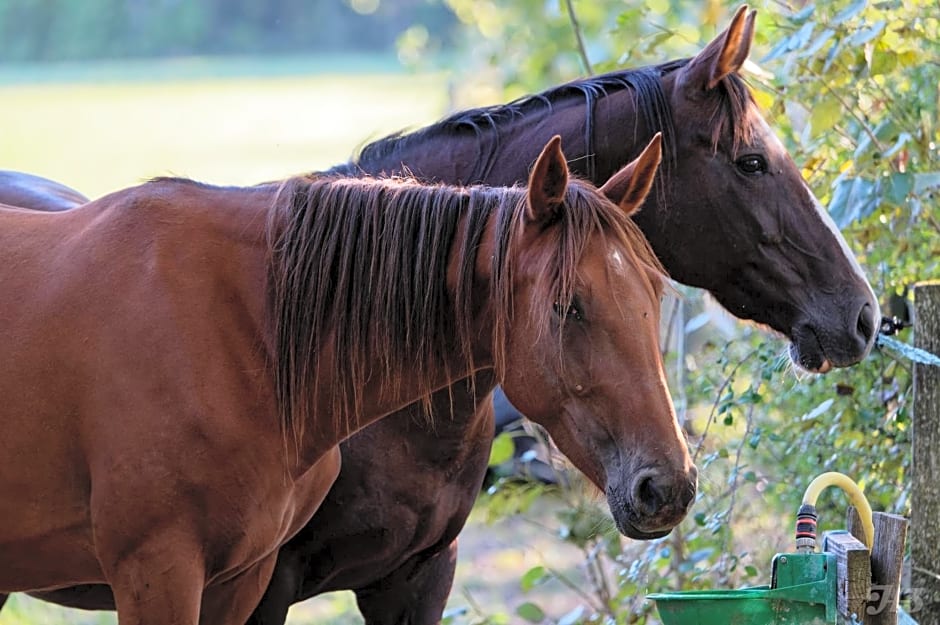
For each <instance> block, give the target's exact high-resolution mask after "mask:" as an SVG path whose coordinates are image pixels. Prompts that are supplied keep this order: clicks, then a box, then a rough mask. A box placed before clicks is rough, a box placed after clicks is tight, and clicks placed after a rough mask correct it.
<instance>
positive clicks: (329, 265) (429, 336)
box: [268, 176, 659, 441]
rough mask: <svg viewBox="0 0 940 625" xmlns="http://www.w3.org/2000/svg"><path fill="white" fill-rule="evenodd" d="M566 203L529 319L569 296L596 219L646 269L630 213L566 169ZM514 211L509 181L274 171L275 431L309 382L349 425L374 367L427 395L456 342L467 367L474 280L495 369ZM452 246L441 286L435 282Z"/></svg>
mask: <svg viewBox="0 0 940 625" xmlns="http://www.w3.org/2000/svg"><path fill="white" fill-rule="evenodd" d="M566 205H567V206H568V209H567V210H565V211H562V212H561V218H560V219H559V222H558V227H557V228H553V231H557V237H558V239H557V245H558V249H557V253H553V254H552V255H551V256H549V257H547V259H546V263H548V264H549V265H550V266H548V267H546V273H545V274H544V275H545V277H546V279H545V280H544V283H543V284H542V285H541V286H540V287H537V288H539V289H540V291H539V292H538V293H539V294H538V295H537V297H539V298H544V302H545V305H544V306H541V307H540V308H539V309H540V310H541V311H542V318H539V319H533V320H531V321H534V322H535V323H537V324H540V325H541V326H547V324H548V323H549V321H550V319H551V318H552V314H553V309H552V304H553V303H554V302H562V303H570V301H571V298H572V297H573V288H574V285H575V282H576V280H575V278H576V268H577V265H578V261H579V259H580V257H581V255H582V254H583V253H584V250H585V248H586V245H587V242H588V239H589V238H590V236H591V233H593V232H596V231H597V229H599V228H600V229H603V230H605V231H606V232H608V233H611V234H612V235H613V236H615V237H617V239H615V240H619V241H620V243H621V244H622V245H623V247H624V248H625V249H626V250H628V251H632V253H633V254H634V258H635V259H636V260H637V261H638V262H643V263H646V264H647V265H649V266H653V267H659V264H658V261H657V260H656V258H655V256H654V255H653V253H652V251H651V249H650V248H649V245H648V244H647V243H646V239H645V238H644V237H643V235H642V233H640V231H639V229H638V228H637V227H636V226H635V225H634V224H633V222H632V220H630V219H628V218H626V217H625V215H624V213H623V211H622V210H620V209H619V208H617V207H616V206H614V205H613V204H612V203H610V202H609V201H607V200H606V199H604V198H603V197H602V196H601V195H600V193H599V192H598V191H597V190H596V189H594V187H593V186H591V185H589V184H587V183H584V182H581V181H578V180H573V181H572V182H571V184H569V186H568V192H567V197H566ZM525 209H526V192H525V189H524V188H522V187H483V186H475V187H466V188H459V187H450V186H444V185H422V184H419V183H418V182H416V181H414V180H410V179H373V178H338V177H335V176H317V177H313V176H304V177H297V178H292V179H289V180H287V181H285V182H284V183H283V184H282V186H281V188H280V190H279V192H278V194H277V197H276V200H275V203H274V206H273V207H272V210H271V213H270V215H271V218H270V221H269V226H268V232H269V241H270V245H271V260H270V269H269V297H270V300H269V301H270V314H271V331H272V333H273V341H274V363H273V364H274V369H275V380H276V393H277V399H278V405H279V411H280V418H281V424H282V427H283V429H284V432H285V435H287V436H291V437H292V438H293V439H294V440H295V441H299V437H300V436H302V434H303V429H304V423H305V422H306V421H307V419H308V418H309V417H310V416H311V414H312V412H313V411H314V410H315V408H314V407H315V406H316V405H317V404H318V399H320V398H321V397H318V393H329V401H330V403H329V405H330V406H332V412H333V415H332V416H333V419H334V420H335V422H336V425H337V427H345V428H347V430H349V429H355V428H356V427H358V425H359V423H358V414H359V410H360V408H361V406H362V401H363V396H362V389H363V387H364V386H365V382H366V380H368V379H370V378H373V376H381V377H380V379H381V380H382V381H383V383H384V382H388V381H389V380H390V379H391V375H393V374H395V375H398V374H401V373H402V372H404V371H407V375H408V376H409V377H410V382H411V383H413V384H414V386H415V389H416V390H417V393H418V394H419V395H421V396H422V397H423V398H424V400H425V405H426V406H427V405H429V399H430V395H431V393H432V392H433V391H434V390H435V389H434V388H432V384H433V380H434V379H435V377H436V378H437V379H438V380H439V375H437V376H435V374H439V368H440V366H441V364H442V363H443V361H444V357H445V355H448V354H450V355H453V354H456V355H457V356H458V357H459V358H461V359H462V360H463V363H465V364H466V369H467V371H472V370H474V368H475V367H474V362H473V353H474V350H473V347H474V341H475V340H476V337H474V336H473V328H472V323H473V319H474V318H475V316H476V314H477V313H478V312H479V310H478V309H476V308H475V306H480V305H481V302H479V301H474V294H475V292H476V293H479V290H480V289H481V288H484V287H485V288H488V293H489V303H488V305H489V306H491V307H492V314H493V320H494V321H493V323H494V336H493V341H494V344H493V347H492V349H493V352H492V353H493V358H494V364H495V368H496V373H497V377H498V378H501V377H502V372H503V371H505V360H506V355H505V352H504V349H503V345H504V343H505V338H506V335H507V332H508V328H509V324H510V321H511V318H512V286H513V284H512V271H513V268H512V259H513V258H514V257H515V256H516V251H517V250H516V249H515V248H516V246H517V245H518V243H519V240H520V238H521V237H520V234H521V229H522V227H523V225H524V219H525V217H524V214H525ZM491 219H492V220H494V221H493V228H494V233H495V250H494V254H493V258H492V269H491V276H490V281H489V285H480V284H475V283H474V274H475V266H476V263H477V251H478V248H479V246H480V243H481V240H482V237H483V234H484V231H485V230H486V228H487V227H488V224H489V223H490V220H491ZM453 246H457V247H456V248H455V250H454V252H453V253H454V254H456V256H455V259H456V263H457V265H456V269H457V283H456V293H455V294H454V295H453V297H452V296H451V295H449V294H448V292H447V290H446V285H447V270H448V261H449V258H450V255H451V253H452V248H453ZM484 292H485V291H484ZM375 363H378V364H377V365H376V364H375ZM318 370H320V371H326V370H328V371H330V373H331V376H332V377H331V379H332V380H333V381H334V384H333V385H332V386H331V388H329V389H323V388H321V385H320V384H318V380H317V371H318ZM455 373H456V372H455ZM373 379H374V378H373ZM320 405H322V404H320Z"/></svg>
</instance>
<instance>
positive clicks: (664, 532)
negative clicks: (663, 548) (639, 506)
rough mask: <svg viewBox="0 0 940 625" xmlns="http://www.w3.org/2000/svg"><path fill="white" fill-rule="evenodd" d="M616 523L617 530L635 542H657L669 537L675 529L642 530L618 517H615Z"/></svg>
mask: <svg viewBox="0 0 940 625" xmlns="http://www.w3.org/2000/svg"><path fill="white" fill-rule="evenodd" d="M614 522H615V523H616V524H617V530H618V531H619V532H620V533H621V534H623V535H624V536H626V537H627V538H632V539H634V540H656V539H657V538H662V537H663V536H668V535H669V533H670V532H672V529H673V528H671V527H669V528H659V529H655V530H651V531H647V530H642V529H640V528H638V527H637V526H635V525H634V524H633V523H630V522H629V521H627V520H626V519H620V518H618V517H617V515H614Z"/></svg>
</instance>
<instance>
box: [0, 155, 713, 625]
mask: <svg viewBox="0 0 940 625" xmlns="http://www.w3.org/2000/svg"><path fill="white" fill-rule="evenodd" d="M659 150H660V143H659V138H658V137H657V139H656V140H655V141H654V142H652V143H651V146H650V148H649V149H648V150H647V151H645V152H644V153H643V154H642V155H641V156H640V157H639V158H638V159H637V160H636V161H635V162H633V163H631V164H630V165H628V166H627V167H625V168H624V169H623V170H621V171H620V172H618V173H617V174H615V175H614V176H613V177H612V178H611V179H610V180H609V181H608V183H607V184H606V185H605V186H604V188H603V189H602V191H598V190H597V189H595V188H594V187H593V186H591V185H590V184H588V183H586V182H582V181H580V180H577V179H571V180H569V176H568V170H567V166H566V163H565V158H564V155H563V154H562V152H561V149H560V139H559V138H558V137H555V138H554V139H552V140H551V141H549V142H548V144H547V145H546V147H545V149H544V151H543V152H542V154H541V155H540V156H539V158H538V159H537V161H536V163H535V165H534V167H533V170H532V174H531V178H530V182H529V186H528V187H527V188H525V189H524V188H519V187H511V188H490V187H470V188H456V187H449V186H444V185H435V186H424V185H421V184H419V183H417V182H415V181H411V180H374V179H354V178H346V179H343V178H336V177H327V176H319V177H309V178H306V177H305V178H294V179H291V180H288V181H286V182H284V183H282V184H277V185H262V186H259V187H255V188H249V189H243V188H216V187H210V186H206V185H201V184H198V183H194V182H190V181H185V180H172V179H163V180H158V181H153V182H150V183H148V184H145V185H142V186H140V187H136V188H133V189H129V190H125V191H120V192H118V193H114V194H112V195H109V196H107V197H105V198H102V199H100V200H97V201H93V202H90V203H88V204H85V205H83V206H81V207H79V208H76V209H74V210H70V211H65V212H61V213H42V212H35V211H27V210H22V209H16V208H3V209H0V239H2V242H0V261H2V262H0V289H2V292H3V293H4V294H5V295H6V297H4V298H3V301H2V303H0V315H2V318H3V320H4V332H5V337H4V352H3V356H2V358H0V395H2V396H3V397H4V404H3V406H2V408H0V419H2V424H3V426H4V432H5V434H4V436H3V437H2V438H0V518H2V519H4V522H3V525H2V527H0V562H3V564H4V566H3V567H2V568H0V590H2V591H4V592H11V591H20V590H26V591H29V590H51V589H56V588H62V587H67V586H72V585H75V584H89V583H92V584H94V583H106V584H108V585H110V587H111V589H112V591H113V594H114V600H115V604H116V607H117V610H118V615H119V621H120V623H121V624H122V625H141V624H144V623H147V624H154V625H164V624H167V625H169V624H170V623H174V624H195V623H197V622H202V623H232V624H236V623H237V624H240V623H243V622H244V621H245V620H246V619H247V618H248V617H249V615H250V614H251V612H252V610H253V609H254V608H255V606H256V605H257V604H258V601H259V600H260V598H261V594H262V592H263V591H264V589H265V587H266V586H267V584H268V580H269V577H270V575H271V572H272V570H273V567H274V565H275V560H276V557H277V550H278V547H279V546H280V545H281V544H282V543H283V542H285V541H286V540H287V539H288V538H289V537H291V536H292V535H294V534H295V533H296V532H297V531H298V530H299V529H301V528H302V527H303V525H304V524H305V523H306V522H307V521H308V520H309V518H310V517H311V515H312V513H313V511H314V510H315V509H316V507H317V505H318V504H319V502H320V501H321V500H322V498H323V497H324V496H325V495H326V492H327V490H328V488H329V486H330V484H331V483H332V481H333V479H334V478H335V476H336V474H337V472H338V470H339V463H340V455H339V451H338V447H337V444H338V443H339V442H340V441H341V440H343V439H344V438H345V437H347V436H348V435H349V434H350V433H351V432H353V431H355V430H356V429H358V428H360V427H364V426H366V425H368V424H369V423H371V422H373V421H376V420H377V419H379V418H380V417H382V416H384V415H386V414H389V413H390V412H393V411H395V410H398V409H401V408H402V407H404V406H406V405H408V404H410V403H412V402H415V401H417V400H420V399H422V398H423V399H425V400H429V399H430V397H431V394H432V393H433V392H434V391H436V390H438V389H442V388H444V387H445V386H447V385H448V384H452V383H454V381H456V380H457V379H462V378H466V377H467V376H468V375H470V374H476V373H483V374H487V375H493V376H495V381H498V382H501V383H502V384H503V386H504V388H505V390H506V393H507V395H508V396H509V397H510V398H511V399H512V401H513V402H514V403H516V404H517V405H519V406H520V407H521V408H522V409H523V410H525V411H526V414H528V415H529V416H530V417H531V418H533V419H534V420H536V421H538V422H540V423H542V424H543V425H544V426H545V427H546V428H547V429H548V431H549V432H551V433H552V435H553V436H555V437H556V440H557V441H558V442H559V445H560V446H561V448H562V450H563V451H565V452H566V453H567V454H568V455H569V457H570V458H571V459H572V461H573V462H575V464H577V465H578V466H579V468H581V469H582V470H583V471H585V473H587V475H588V476H589V477H590V478H591V479H592V480H594V482H595V483H596V484H597V485H598V486H600V487H601V488H605V489H606V490H607V492H608V495H609V497H610V499H611V508H612V509H614V510H615V514H616V518H617V520H618V523H619V524H620V525H621V527H624V528H630V529H631V531H633V532H635V533H641V534H644V535H648V536H660V535H663V534H665V533H667V532H668V531H669V530H670V529H671V528H672V527H673V526H674V525H675V524H677V523H678V522H679V521H680V520H681V519H682V518H683V517H684V516H685V514H686V511H687V509H688V507H689V505H690V504H691V502H692V500H693V499H694V493H695V468H694V466H693V465H692V463H691V459H690V457H689V454H688V450H687V448H686V444H685V440H684V438H683V436H682V433H681V432H680V430H679V428H678V426H677V424H676V420H675V414H674V412H673V409H672V402H671V400H670V397H669V393H668V390H667V389H666V387H665V383H664V372H663V369H662V363H661V359H660V357H659V352H658V318H659V297H660V295H661V289H662V287H663V280H664V278H663V275H662V273H661V272H660V270H659V265H658V263H657V261H656V259H655V257H654V256H653V254H652V251H651V250H650V249H649V247H648V245H647V243H646V241H645V239H644V238H643V237H642V234H641V233H640V232H639V230H638V229H637V228H636V226H635V225H634V224H633V222H632V221H631V220H630V219H629V215H630V214H631V213H632V212H633V211H634V210H635V209H636V207H638V206H639V205H640V204H641V203H642V201H643V199H644V198H645V196H646V193H647V192H648V190H649V188H650V185H651V184H652V181H653V177H654V174H655V170H656V167H657V166H658V164H659V160H660V151H659ZM507 362H513V363H520V364H522V365H523V367H522V369H521V371H525V373H520V369H519V368H517V367H512V368H507V367H506V363H507ZM488 372H492V373H488ZM53 377H54V378H55V382H54V383H51V380H52V378H53ZM624 381H628V383H624ZM559 406H564V409H563V410H562V411H559V410H558V407H559ZM469 416H470V415H465V416H464V417H463V418H467V417H469ZM454 418H460V417H459V416H457V415H455V416H454ZM376 443H377V445H378V446H379V447H378V448H377V449H376V450H375V451H376V452H378V451H379V450H385V449H387V447H388V445H389V444H395V443H397V441H394V442H393V441H390V442H384V441H376ZM383 475H385V476H386V477H387V475H388V474H387V473H383Z"/></svg>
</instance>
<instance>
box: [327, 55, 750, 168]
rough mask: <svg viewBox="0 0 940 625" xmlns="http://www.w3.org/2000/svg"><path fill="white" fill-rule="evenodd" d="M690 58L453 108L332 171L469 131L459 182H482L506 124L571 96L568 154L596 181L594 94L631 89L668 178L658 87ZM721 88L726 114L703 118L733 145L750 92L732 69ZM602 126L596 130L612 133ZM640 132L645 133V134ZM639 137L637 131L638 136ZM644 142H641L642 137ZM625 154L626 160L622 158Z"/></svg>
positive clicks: (669, 134)
mask: <svg viewBox="0 0 940 625" xmlns="http://www.w3.org/2000/svg"><path fill="white" fill-rule="evenodd" d="M689 61H690V59H678V60H673V61H668V62H666V63H662V64H659V65H652V66H647V67H641V68H636V69H624V70H618V71H614V72H610V73H607V74H601V75H598V76H591V77H588V78H582V79H579V80H575V81H572V82H568V83H565V84H562V85H558V86H555V87H552V88H550V89H548V90H546V91H543V92H541V93H537V94H533V95H527V96H524V97H521V98H519V99H517V100H514V101H512V102H509V103H508V104H497V105H493V106H485V107H480V108H473V109H468V110H464V111H459V112H457V113H454V114H453V115H450V116H448V117H446V118H444V119H442V120H441V121H439V122H437V123H434V124H431V125H429V126H426V127H424V128H421V129H419V130H415V131H412V132H408V133H405V132H397V133H394V134H391V135H389V136H387V137H385V138H383V139H379V140H377V141H374V142H372V143H369V144H367V145H365V146H364V147H363V148H361V149H360V151H359V154H358V155H356V156H355V157H354V158H353V159H352V160H351V161H350V162H349V163H345V164H343V165H338V166H336V167H334V168H333V169H331V170H330V172H331V173H342V174H345V175H358V174H359V173H360V172H369V173H375V170H376V164H377V163H381V162H383V161H397V160H401V161H402V162H404V163H405V165H406V166H407V165H408V162H409V159H408V158H407V157H406V154H407V153H408V152H409V151H410V150H413V149H416V148H419V147H421V146H422V145H424V144H426V143H427V142H429V141H432V140H434V139H447V138H454V137H459V136H465V135H467V134H472V135H473V136H475V137H476V140H477V155H476V158H475V159H474V162H475V163H476V166H475V168H474V169H473V171H472V173H471V174H470V175H469V176H466V177H465V178H464V180H463V182H465V183H481V182H485V181H486V180H487V179H488V178H489V176H490V174H491V172H492V169H493V165H494V163H495V161H496V157H497V155H498V153H499V150H500V145H501V139H502V134H503V132H504V131H505V128H506V126H509V125H511V124H513V123H514V122H515V121H516V120H518V119H520V118H523V117H528V116H532V115H551V114H552V112H553V110H554V109H555V108H556V107H558V106H561V105H570V104H571V103H572V102H573V103H574V104H576V105H581V106H583V107H584V125H583V132H584V145H585V154H583V155H577V154H575V155H572V156H573V159H572V161H573V162H579V161H581V162H583V169H582V171H583V172H584V174H585V175H586V177H587V178H588V179H589V180H592V181H594V182H595V183H598V182H601V181H599V180H597V175H598V171H597V153H596V144H597V141H596V136H597V135H598V132H599V131H598V128H597V125H596V123H595V109H596V105H597V103H598V101H599V100H601V99H602V98H604V97H607V96H608V95H611V94H613V93H618V92H620V91H625V90H631V91H632V92H633V104H634V107H635V110H636V111H637V115H638V116H639V118H640V120H642V122H643V123H644V125H646V127H647V128H649V129H650V132H651V133H655V132H662V133H663V162H662V165H661V166H660V172H661V173H660V176H658V177H657V181H658V182H664V181H665V180H668V179H669V176H670V174H671V171H672V169H673V166H674V164H675V161H676V157H677V154H676V145H675V139H676V132H675V125H674V121H673V115H672V108H671V106H670V104H669V98H668V96H667V94H666V93H665V91H664V90H663V84H662V78H663V77H664V76H665V75H667V74H669V73H671V72H674V71H676V70H678V69H681V68H683V67H685V66H686V65H687V64H688V63H689ZM721 85H722V87H723V88H722V89H719V90H718V91H717V92H718V93H719V95H720V101H719V104H718V105H719V106H720V107H721V109H723V110H722V111H720V112H719V111H716V112H719V113H724V114H714V115H712V114H710V115H707V116H706V117H705V118H706V119H708V120H709V121H710V123H712V124H713V137H714V140H715V141H716V142H717V139H718V136H719V135H720V134H721V132H722V131H723V129H724V124H725V123H726V120H730V122H731V124H732V132H733V136H734V143H735V145H737V144H739V143H740V142H741V141H742V140H744V139H745V138H746V134H747V132H748V131H747V125H746V124H745V123H744V117H745V116H744V111H745V110H746V107H747V104H748V103H749V102H751V101H752V100H751V95H750V91H749V90H748V88H747V86H746V85H745V83H744V81H743V80H742V79H741V78H740V77H739V76H738V75H736V74H731V75H729V76H727V77H725V78H724V79H722V81H721ZM611 131H612V130H610V129H601V132H611ZM649 138H650V137H646V138H645V139H647V140H648V139H649ZM643 139H644V138H643V137H637V140H638V141H643ZM641 145H645V142H643V143H641ZM625 162H626V161H624V163H622V164H625Z"/></svg>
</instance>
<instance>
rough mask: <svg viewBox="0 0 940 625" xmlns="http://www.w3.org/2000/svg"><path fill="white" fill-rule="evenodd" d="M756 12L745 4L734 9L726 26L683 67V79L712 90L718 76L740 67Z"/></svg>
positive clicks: (748, 47)
mask: <svg viewBox="0 0 940 625" xmlns="http://www.w3.org/2000/svg"><path fill="white" fill-rule="evenodd" d="M756 17H757V11H751V10H749V9H748V7H747V5H744V6H742V7H741V8H740V9H738V10H737V11H736V12H735V14H734V17H733V18H731V24H730V25H729V26H728V28H727V29H726V30H725V31H724V32H723V33H721V34H720V35H718V36H717V37H715V38H714V39H712V41H711V43H709V44H708V45H707V46H705V49H704V50H702V51H701V52H699V53H698V55H696V56H695V58H693V59H692V60H691V61H689V64H688V65H686V67H685V69H684V70H683V72H684V74H683V81H687V82H688V83H689V84H693V85H700V86H701V87H702V88H704V89H714V88H715V86H716V85H717V84H718V83H719V82H720V81H721V79H722V78H724V77H725V76H727V75H729V74H733V73H735V72H737V71H738V70H739V69H741V66H742V65H744V61H746V60H747V55H748V54H749V53H750V52H751V43H752V42H753V41H754V19H755V18H756Z"/></svg>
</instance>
